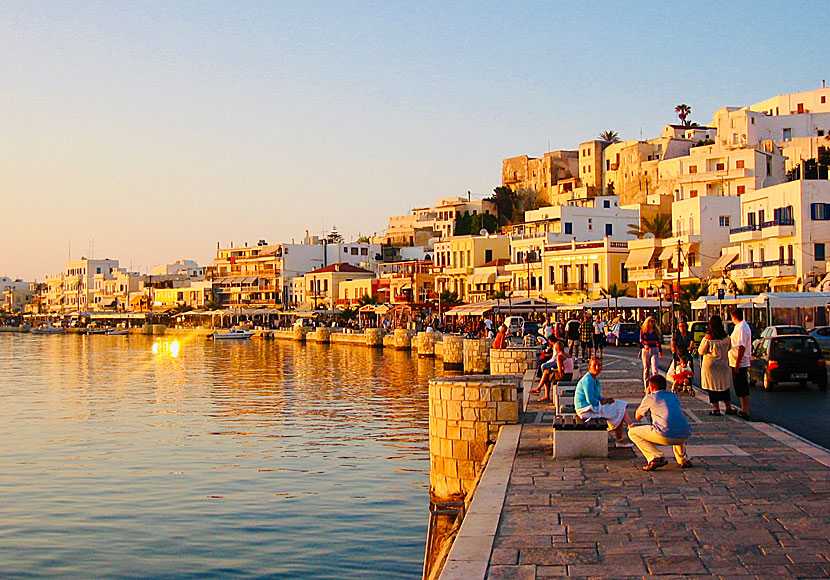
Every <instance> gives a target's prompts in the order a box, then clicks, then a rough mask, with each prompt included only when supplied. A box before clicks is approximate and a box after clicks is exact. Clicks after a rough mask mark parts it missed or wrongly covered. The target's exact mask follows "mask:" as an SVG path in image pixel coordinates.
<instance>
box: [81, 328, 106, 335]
mask: <svg viewBox="0 0 830 580" xmlns="http://www.w3.org/2000/svg"><path fill="white" fill-rule="evenodd" d="M107 332H108V330H107V329H106V328H87V329H86V333H87V334H107Z"/></svg>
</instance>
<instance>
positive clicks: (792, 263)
mask: <svg viewBox="0 0 830 580" xmlns="http://www.w3.org/2000/svg"><path fill="white" fill-rule="evenodd" d="M767 266H795V260H781V259H778V260H764V261H763V262H761V267H762V268H766V267H767Z"/></svg>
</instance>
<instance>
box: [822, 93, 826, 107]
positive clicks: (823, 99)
mask: <svg viewBox="0 0 830 580" xmlns="http://www.w3.org/2000/svg"><path fill="white" fill-rule="evenodd" d="M826 102H827V97H825V96H824V95H822V97H821V104H822V105H823V104H824V103H826Z"/></svg>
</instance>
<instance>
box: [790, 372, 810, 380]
mask: <svg viewBox="0 0 830 580" xmlns="http://www.w3.org/2000/svg"><path fill="white" fill-rule="evenodd" d="M790 378H791V379H806V378H807V373H793V374H791V375H790Z"/></svg>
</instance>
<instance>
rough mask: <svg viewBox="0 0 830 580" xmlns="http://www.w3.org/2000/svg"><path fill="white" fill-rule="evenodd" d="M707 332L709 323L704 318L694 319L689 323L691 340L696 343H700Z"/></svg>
mask: <svg viewBox="0 0 830 580" xmlns="http://www.w3.org/2000/svg"><path fill="white" fill-rule="evenodd" d="M707 332H709V323H708V322H706V321H705V320H695V321H693V322H690V323H689V334H691V335H692V341H694V343H695V344H696V345H700V341H701V340H703V337H704V336H706V333H707Z"/></svg>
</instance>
